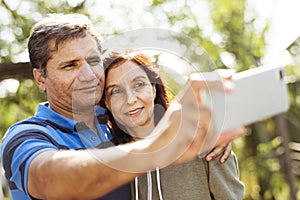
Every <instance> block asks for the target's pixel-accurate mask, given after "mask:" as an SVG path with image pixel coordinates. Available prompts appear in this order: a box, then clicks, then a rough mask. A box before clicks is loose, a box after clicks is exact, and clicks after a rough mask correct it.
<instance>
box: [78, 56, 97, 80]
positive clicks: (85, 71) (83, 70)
mask: <svg viewBox="0 0 300 200" xmlns="http://www.w3.org/2000/svg"><path fill="white" fill-rule="evenodd" d="M95 78H96V75H95V73H94V71H93V69H92V67H91V66H90V65H89V64H88V63H87V62H86V61H84V62H83V63H82V66H81V67H80V70H79V74H78V79H79V81H92V80H94V79H95Z"/></svg>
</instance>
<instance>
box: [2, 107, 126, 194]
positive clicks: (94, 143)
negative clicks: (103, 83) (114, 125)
mask: <svg viewBox="0 0 300 200" xmlns="http://www.w3.org/2000/svg"><path fill="white" fill-rule="evenodd" d="M105 113H106V110H105V109H104V108H101V107H99V106H95V116H96V119H97V122H96V124H97V129H98V133H95V132H94V131H92V130H91V129H89V128H88V127H87V126H86V124H85V123H83V122H76V121H74V120H71V119H68V118H66V117H64V116H62V115H60V114H58V113H56V112H55V111H53V110H51V109H50V108H49V107H48V103H47V102H46V103H41V104H39V105H38V109H37V112H36V114H35V115H34V116H32V117H30V118H28V119H26V120H24V121H20V122H17V123H16V124H14V125H13V126H11V127H10V128H9V129H8V131H7V132H6V134H5V136H4V137H3V139H2V146H1V154H2V164H3V167H4V170H5V176H6V178H7V179H8V183H9V187H10V191H11V195H12V198H13V199H15V200H29V199H34V198H32V197H31V196H30V195H29V193H28V190H27V177H28V168H29V164H30V163H31V161H32V160H33V159H34V158H35V157H36V156H37V155H39V154H40V153H42V152H44V151H49V150H52V151H53V150H56V151H59V150H61V149H75V150H79V149H87V148H105V147H108V146H111V145H113V144H112V142H111V140H112V139H113V133H112V131H111V130H110V128H109V126H107V124H106V121H107V120H106V119H105V115H103V114H105ZM78 184H80V183H78ZM98 199H99V200H128V199H130V184H127V185H125V186H123V187H120V188H119V189H116V190H115V191H113V192H111V193H109V194H107V195H106V196H104V197H101V198H98Z"/></svg>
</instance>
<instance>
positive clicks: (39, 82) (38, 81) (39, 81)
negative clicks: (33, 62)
mask: <svg viewBox="0 0 300 200" xmlns="http://www.w3.org/2000/svg"><path fill="white" fill-rule="evenodd" d="M33 77H34V79H35V82H36V84H37V85H38V86H39V88H40V90H41V91H43V92H46V90H47V88H46V85H45V78H44V77H43V75H42V73H41V70H39V69H37V68H34V69H33Z"/></svg>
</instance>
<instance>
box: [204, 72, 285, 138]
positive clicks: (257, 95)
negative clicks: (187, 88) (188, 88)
mask: <svg viewBox="0 0 300 200" xmlns="http://www.w3.org/2000/svg"><path fill="white" fill-rule="evenodd" d="M232 81H233V83H234V88H233V91H231V92H229V93H224V92H220V91H219V90H214V89H211V90H210V89H209V90H207V91H201V98H202V101H203V104H204V105H205V106H207V107H208V108H210V109H211V112H212V119H213V125H214V128H215V131H216V132H217V133H222V132H224V131H227V130H230V129H232V128H235V127H238V126H245V125H249V124H251V123H254V122H256V121H259V120H263V119H266V118H268V117H272V116H274V115H277V114H279V113H282V112H285V111H287V110H288V108H289V99H288V92H287V86H286V84H285V81H284V68H283V67H273V66H272V67H270V66H261V67H256V68H253V69H249V70H246V71H243V72H239V73H236V74H234V75H233V76H232Z"/></svg>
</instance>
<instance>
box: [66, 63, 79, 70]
mask: <svg viewBox="0 0 300 200" xmlns="http://www.w3.org/2000/svg"><path fill="white" fill-rule="evenodd" d="M74 67H76V64H74V63H72V64H68V65H65V66H64V67H63V68H64V69H71V68H74Z"/></svg>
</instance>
